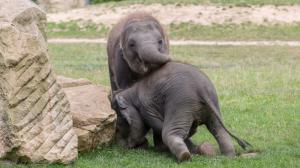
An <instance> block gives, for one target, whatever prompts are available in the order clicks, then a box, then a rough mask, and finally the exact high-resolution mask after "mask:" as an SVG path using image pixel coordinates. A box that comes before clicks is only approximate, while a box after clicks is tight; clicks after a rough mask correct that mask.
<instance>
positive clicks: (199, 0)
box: [106, 0, 300, 6]
mask: <svg viewBox="0 0 300 168" xmlns="http://www.w3.org/2000/svg"><path fill="white" fill-rule="evenodd" d="M137 3H143V4H153V3H160V4H219V5H228V4H230V5H238V6H247V5H266V4H272V5H294V4H300V1H299V0H122V1H120V2H107V3H106V4H109V5H118V6H119V5H129V4H137Z"/></svg>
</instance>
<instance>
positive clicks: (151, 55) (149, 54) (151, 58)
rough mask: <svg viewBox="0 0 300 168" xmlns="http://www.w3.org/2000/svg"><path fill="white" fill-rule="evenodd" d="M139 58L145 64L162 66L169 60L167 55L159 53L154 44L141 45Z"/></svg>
mask: <svg viewBox="0 0 300 168" xmlns="http://www.w3.org/2000/svg"><path fill="white" fill-rule="evenodd" d="M139 56H140V58H141V59H142V60H143V61H144V62H145V63H146V64H155V65H162V64H165V63H167V62H169V61H170V60H171V59H170V56H169V55H167V54H163V53H161V52H159V50H158V49H157V46H155V45H154V44H147V45H143V47H142V48H141V49H140V50H139Z"/></svg>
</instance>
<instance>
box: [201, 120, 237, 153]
mask: <svg viewBox="0 0 300 168" xmlns="http://www.w3.org/2000/svg"><path fill="white" fill-rule="evenodd" d="M206 126H207V128H208V130H209V131H210V133H211V134H212V135H213V136H214V137H215V139H216V140H217V142H218V144H219V148H220V151H221V153H222V154H224V155H226V156H235V150H234V146H233V144H232V140H231V137H230V135H229V134H228V132H227V131H226V130H225V129H224V127H222V125H221V123H220V122H219V121H218V120H217V119H216V117H212V118H211V120H210V122H209V123H208V124H207V125H206Z"/></svg>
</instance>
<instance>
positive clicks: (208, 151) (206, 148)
mask: <svg viewBox="0 0 300 168" xmlns="http://www.w3.org/2000/svg"><path fill="white" fill-rule="evenodd" d="M198 152H199V154H201V155H204V156H215V155H216V151H215V149H214V147H213V146H212V145H211V144H210V143H209V142H208V141H204V142H203V143H201V144H200V145H198Z"/></svg>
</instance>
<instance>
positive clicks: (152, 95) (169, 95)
mask: <svg viewBox="0 0 300 168" xmlns="http://www.w3.org/2000/svg"><path fill="white" fill-rule="evenodd" d="M113 104H114V105H113V106H114V108H117V109H118V110H119V111H120V113H121V116H123V117H124V118H125V119H126V121H127V122H128V125H129V127H130V131H129V136H128V137H127V138H126V139H125V140H124V141H125V142H126V143H127V145H128V146H129V147H135V146H138V145H140V144H142V143H144V137H145V134H146V133H147V131H148V130H149V128H151V129H152V130H153V133H154V134H156V135H160V137H161V138H160V139H162V142H161V143H162V144H161V145H166V146H167V147H168V149H169V150H170V151H171V152H172V153H173V154H174V155H175V156H176V158H177V159H178V160H179V161H183V160H188V159H190V158H191V153H197V146H196V145H194V144H193V143H192V141H191V140H190V139H189V138H190V137H191V136H192V135H193V134H194V133H195V132H196V128H197V126H198V125H201V124H205V125H206V127H207V128H208V130H209V131H210V132H211V133H212V134H213V136H214V137H215V139H216V140H217V142H218V144H219V147H220V151H221V153H222V154H225V155H227V156H234V155H235V150H234V147H233V144H232V141H231V138H230V136H231V137H233V138H234V139H235V140H237V142H238V143H239V144H240V146H241V147H243V148H246V147H247V146H250V144H249V143H248V142H246V141H244V140H242V139H240V138H238V137H236V136H235V135H233V134H232V133H230V132H229V131H228V130H227V129H226V127H225V126H224V124H223V122H222V119H221V115H220V109H219V104H218V98H217V93H216V90H215V88H214V86H213V84H212V82H211V81H210V80H209V79H208V77H207V76H206V75H205V74H204V73H202V72H200V71H199V70H197V69H196V68H194V67H192V66H191V65H187V64H183V63H176V62H169V63H167V64H165V65H163V66H162V67H161V68H160V69H158V70H156V71H155V72H153V73H151V74H149V75H148V76H146V77H144V78H143V79H142V80H141V81H139V82H137V83H135V84H134V85H133V86H132V87H130V88H128V89H126V90H123V91H120V92H119V93H117V94H116V95H115V96H114V100H113ZM157 139H159V138H157ZM157 139H156V142H154V143H156V146H160V145H158V143H160V142H159V140H157Z"/></svg>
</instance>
